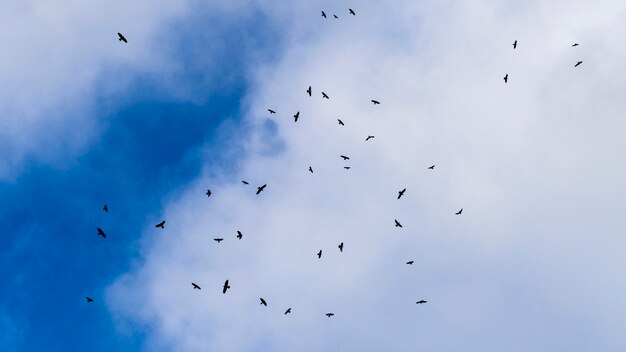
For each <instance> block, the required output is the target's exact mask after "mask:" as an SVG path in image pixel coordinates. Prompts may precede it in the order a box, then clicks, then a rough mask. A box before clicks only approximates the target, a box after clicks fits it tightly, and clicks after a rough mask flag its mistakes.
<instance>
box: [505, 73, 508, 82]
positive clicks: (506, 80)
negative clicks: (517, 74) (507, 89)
mask: <svg viewBox="0 0 626 352" xmlns="http://www.w3.org/2000/svg"><path fill="white" fill-rule="evenodd" d="M508 81H509V74H508V73H507V74H506V75H505V76H504V83H506V82H508Z"/></svg>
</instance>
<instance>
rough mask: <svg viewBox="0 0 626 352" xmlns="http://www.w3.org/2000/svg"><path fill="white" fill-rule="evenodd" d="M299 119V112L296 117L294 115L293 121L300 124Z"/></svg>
mask: <svg viewBox="0 0 626 352" xmlns="http://www.w3.org/2000/svg"><path fill="white" fill-rule="evenodd" d="M298 118H300V111H298V112H297V113H296V114H295V115H293V121H294V122H298Z"/></svg>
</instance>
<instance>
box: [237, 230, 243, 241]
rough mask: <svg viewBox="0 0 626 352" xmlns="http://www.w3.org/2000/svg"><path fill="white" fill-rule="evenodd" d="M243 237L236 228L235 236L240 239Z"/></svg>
mask: <svg viewBox="0 0 626 352" xmlns="http://www.w3.org/2000/svg"><path fill="white" fill-rule="evenodd" d="M242 237H243V234H242V233H241V231H239V230H237V238H238V239H241V238H242Z"/></svg>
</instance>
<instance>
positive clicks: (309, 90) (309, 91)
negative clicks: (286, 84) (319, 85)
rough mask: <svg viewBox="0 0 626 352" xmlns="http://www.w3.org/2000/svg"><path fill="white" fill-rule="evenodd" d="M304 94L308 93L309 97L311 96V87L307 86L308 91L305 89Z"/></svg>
mask: <svg viewBox="0 0 626 352" xmlns="http://www.w3.org/2000/svg"><path fill="white" fill-rule="evenodd" d="M306 92H307V93H309V96H311V92H312V90H311V86H309V89H307V90H306Z"/></svg>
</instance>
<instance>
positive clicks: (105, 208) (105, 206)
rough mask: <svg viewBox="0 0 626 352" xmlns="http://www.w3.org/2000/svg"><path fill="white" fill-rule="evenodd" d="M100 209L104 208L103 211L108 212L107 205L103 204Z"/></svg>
mask: <svg viewBox="0 0 626 352" xmlns="http://www.w3.org/2000/svg"><path fill="white" fill-rule="evenodd" d="M102 210H104V212H105V213H108V212H109V207H107V205H106V204H105V205H104V206H103V207H102Z"/></svg>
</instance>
